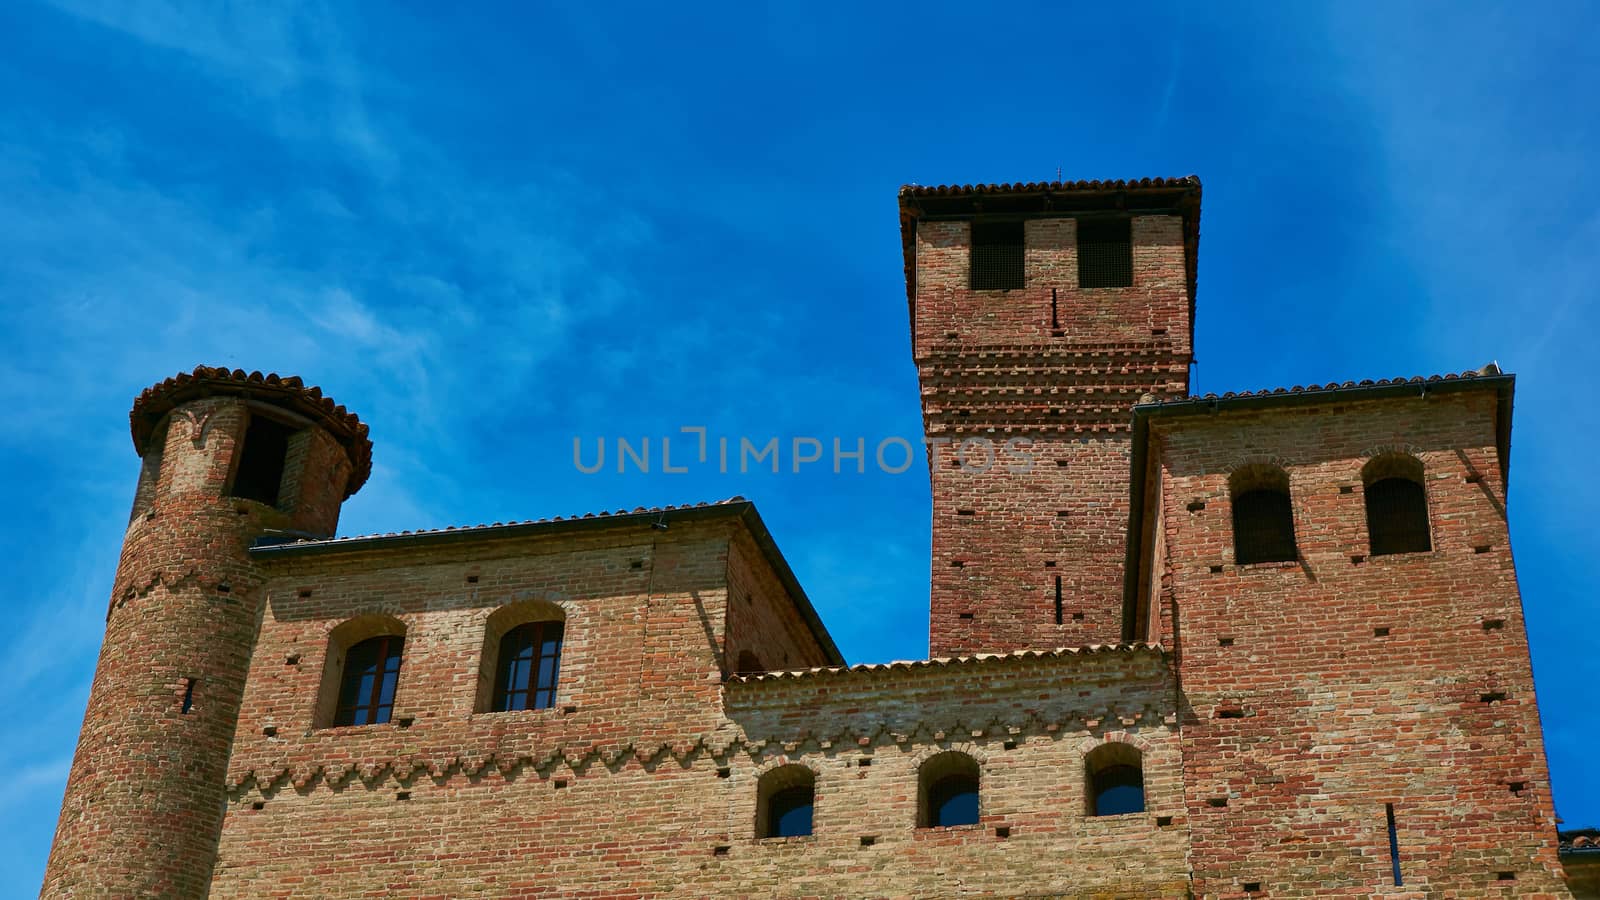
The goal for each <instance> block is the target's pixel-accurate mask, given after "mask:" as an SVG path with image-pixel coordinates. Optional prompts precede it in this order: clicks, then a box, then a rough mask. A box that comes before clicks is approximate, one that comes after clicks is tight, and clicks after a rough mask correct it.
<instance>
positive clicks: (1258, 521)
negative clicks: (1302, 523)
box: [1233, 488, 1296, 565]
mask: <svg viewBox="0 0 1600 900" xmlns="http://www.w3.org/2000/svg"><path fill="white" fill-rule="evenodd" d="M1295 557H1296V551H1295V543H1294V511H1293V509H1292V508H1291V507H1290V505H1289V492H1288V490H1287V489H1284V490H1278V489H1276V488H1257V489H1255V490H1250V491H1245V492H1244V493H1242V494H1239V495H1238V496H1236V497H1234V498H1233V561H1234V562H1236V563H1238V564H1240V565H1248V564H1250V563H1263V562H1293V561H1294V559H1295Z"/></svg>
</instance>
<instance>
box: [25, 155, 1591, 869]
mask: <svg viewBox="0 0 1600 900" xmlns="http://www.w3.org/2000/svg"><path fill="white" fill-rule="evenodd" d="M1198 191H1199V187H1198V183H1197V182H1193V181H1192V180H1180V181H1177V182H1158V183H1154V184H1151V183H1131V184H1120V183H1119V184H1104V185H1102V184H1098V183H1096V184H1085V183H1076V184H1073V183H1068V184H1064V185H1050V186H1037V185H1035V186H1002V187H999V188H981V189H954V190H951V189H907V190H906V191H905V192H903V193H902V198H901V199H902V226H903V229H904V233H905V236H906V251H907V264H908V276H909V285H908V287H909V292H908V293H909V300H910V301H911V309H912V327H913V338H914V345H915V360H916V363H917V365H918V368H919V372H920V375H921V385H922V396H923V409H924V416H925V422H926V426H927V429H928V432H929V436H930V437H931V438H934V439H935V440H938V441H941V443H938V444H936V445H935V447H934V449H933V451H932V456H931V461H932V462H934V463H935V465H934V470H933V474H932V486H931V492H932V496H933V528H934V546H933V553H932V578H931V598H930V599H931V628H930V634H931V638H932V646H933V648H934V656H935V658H934V659H931V660H927V661H920V662H913V663H897V664H892V665H869V666H857V667H853V668H845V667H843V665H842V662H843V661H842V660H841V659H840V657H839V656H838V653H837V650H836V649H835V648H834V647H833V645H832V642H831V639H829V638H828V636H827V634H826V632H825V631H824V630H823V629H822V626H821V624H820V623H819V622H818V621H817V620H816V618H815V613H814V612H813V611H812V609H811V606H810V603H809V601H808V600H807V599H806V597H805V595H804V593H803V591H802V590H801V589H800V587H799V585H798V584H796V583H795V581H794V578H793V575H792V573H791V572H790V571H789V569H788V566H787V564H786V563H785V562H784V561H783V558H782V556H781V554H779V553H778V551H777V549H776V545H775V544H774V543H773V542H772V538H771V536H770V535H769V534H768V533H767V531H766V529H765V526H764V525H762V523H761V521H760V518H759V517H758V516H757V515H756V514H755V512H754V508H753V507H752V506H751V505H750V504H749V503H748V502H745V501H742V500H735V501H729V502H724V503H721V504H714V505H709V506H708V505H701V506H698V507H686V508H677V509H673V508H666V509H661V510H648V511H646V510H640V511H636V512H634V513H619V514H614V515H601V516H585V517H582V518H578V519H568V520H552V521H544V522H537V523H517V524H511V525H497V526H490V527H479V528H471V529H460V530H447V531H443V532H428V533H419V534H410V533H404V534H396V535H384V536H375V537H372V538H362V539H343V540H329V539H327V536H329V535H331V534H333V532H334V529H335V527H336V525H337V520H338V509H339V504H340V503H341V502H342V500H343V498H344V497H345V496H347V495H348V494H350V493H352V492H353V491H354V490H355V489H357V488H358V487H359V486H360V483H361V481H362V480H364V479H365V477H366V474H367V472H368V471H369V470H370V444H368V443H366V440H365V427H364V426H361V425H360V424H359V423H358V422H356V421H355V419H354V417H353V416H350V415H349V414H348V413H346V412H345V411H344V410H343V408H342V407H336V406H334V405H333V404H332V402H331V401H330V400H328V399H327V398H325V397H322V395H321V394H320V392H319V391H317V390H316V389H315V388H305V387H304V386H303V385H301V384H300V382H299V381H298V380H296V379H277V378H276V377H275V376H266V377H265V378H263V377H262V376H260V375H259V374H252V375H248V376H247V375H245V373H243V372H232V373H229V372H226V371H223V370H205V369H200V370H196V372H195V374H194V375H193V376H179V377H178V378H176V379H171V380H169V381H167V382H163V383H162V384H161V385H158V386H157V387H156V388H153V389H152V390H151V391H149V392H146V394H145V395H144V396H142V397H141V398H140V400H139V402H138V403H137V404H136V406H135V410H134V415H133V424H134V433H135V442H136V445H137V446H138V447H139V449H140V450H141V451H142V455H143V457H144V460H145V466H144V473H143V474H142V475H141V478H140V482H139V485H138V487H137V490H136V495H135V504H134V515H133V520H132V522H131V523H130V526H129V530H128V534H127V538H126V541H125V544H124V552H123V557H122V561H121V564H120V566H119V569H118V573H117V580H116V584H115V587H114V589H113V596H112V604H111V608H110V610H109V615H108V620H107V631H106V640H105V646H104V649H103V651H102V656H101V660H100V664H99V669H98V670H97V673H96V678H95V683H94V688H93V691H92V693H91V697H90V701H89V708H88V711H87V714H86V716H85V721H84V729H83V732H82V734H81V736H80V742H79V748H78V754H77V757H76V759H75V760H74V763H73V768H72V772H71V774H70V776H69V780H68V786H67V792H66V797H65V800H64V802H63V807H62V815H61V820H60V825H59V827H58V832H57V836H56V842H55V846H54V848H53V850H52V854H51V859H50V863H49V867H48V872H47V876H46V881H45V884H44V889H43V895H45V896H49V897H66V896H108V897H111V896H114V897H124V896H178V897H200V896H205V895H207V894H209V895H211V896H215V897H252V898H255V897H370V896H386V895H398V896H433V897H460V896H480V897H503V896H568V897H705V896H781V897H843V896H851V897H854V896H897V897H913V896H915V897H944V896H1008V897H1009V896H1086V897H1184V896H1202V897H1245V896H1250V897H1256V896H1270V897H1321V896H1358V895H1359V896H1383V897H1430V898H1431V897H1441V898H1444V897H1465V896H1474V897H1476V896H1528V897H1564V896H1570V895H1571V894H1569V893H1568V889H1567V887H1566V886H1565V885H1564V883H1563V881H1562V871H1561V864H1560V859H1559V858H1558V854H1557V842H1556V835H1555V831H1554V828H1555V825H1554V816H1553V811H1552V808H1551V801H1550V790H1549V783H1548V782H1549V777H1548V773H1547V771H1546V768H1545V762H1544V755H1543V747H1542V739H1541V735H1540V730H1539V722H1538V715H1537V708H1536V706H1535V703H1534V696H1533V684H1532V678H1531V673H1530V670H1529V664H1528V652H1527V636H1526V632H1525V630H1524V628H1523V622H1522V616H1521V602H1520V598H1519V596H1518V594H1517V588H1516V581H1515V573H1514V569H1513V566H1512V560H1511V553H1510V547H1509V545H1508V540H1507V531H1506V526H1505V484H1504V478H1503V475H1502V467H1503V464H1504V457H1503V453H1504V449H1505V447H1506V445H1507V441H1506V437H1505V436H1506V434H1507V433H1508V432H1507V428H1508V427H1509V423H1508V421H1507V420H1506V418H1505V417H1506V416H1508V415H1509V391H1510V379H1509V377H1500V376H1498V375H1493V376H1485V377H1484V378H1481V379H1477V380H1474V379H1470V378H1469V379H1467V380H1464V381H1460V382H1452V383H1451V384H1450V385H1448V387H1449V389H1448V390H1446V389H1444V388H1440V389H1438V390H1436V391H1432V392H1430V391H1429V390H1427V389H1426V388H1427V384H1424V385H1422V386H1419V387H1418V388H1416V389H1415V390H1414V391H1413V390H1411V389H1410V388H1401V387H1399V386H1394V387H1373V388H1371V389H1368V388H1362V387H1359V386H1347V387H1346V388H1342V389H1339V390H1328V391H1323V392H1320V393H1319V392H1312V393H1311V394H1290V395H1285V397H1284V398H1281V399H1280V398H1275V397H1269V398H1266V399H1264V400H1263V399H1262V398H1254V399H1250V398H1232V399H1230V398H1223V399H1221V400H1217V401H1215V402H1210V401H1193V402H1190V401H1181V400H1180V398H1182V397H1183V396H1184V394H1185V393H1186V391H1187V366H1188V362H1189V359H1190V354H1191V351H1192V345H1191V333H1192V311H1193V303H1194V297H1193V288H1194V283H1195V260H1194V255H1193V254H1194V252H1195V247H1196V241H1197V228H1198V225H1197V222H1198ZM963 210H965V213H964V214H958V213H962V211H963ZM1130 210H1131V212H1130ZM997 211H998V212H997ZM992 214H1007V215H1011V216H1018V215H1020V216H1022V217H1023V218H1024V219H1026V227H1025V244H1026V251H1025V270H1026V284H1025V286H1024V287H1023V288H1021V289H1018V290H1014V291H1005V292H987V291H985V292H978V291H972V290H970V289H969V288H968V281H967V268H968V262H967V240H968V239H967V235H968V234H969V233H970V232H969V227H970V226H969V223H970V220H971V219H972V217H973V216H975V215H992ZM1079 214H1094V215H1108V214H1110V215H1123V214H1125V215H1129V217H1130V218H1131V221H1132V224H1131V234H1132V236H1133V244H1134V246H1133V259H1134V268H1135V274H1134V285H1133V286H1132V287H1130V288H1110V289H1096V290H1080V289H1078V288H1077V287H1076V285H1077V277H1076V239H1075V229H1076V218H1075V216H1077V215H1079ZM1052 294H1053V301H1054V316H1053V317H1052V314H1051V304H1052ZM1429 384H1431V383H1429ZM1197 404H1198V405H1197ZM1135 409H1137V412H1135ZM253 415H269V416H272V417H274V418H277V419H279V420H280V421H282V422H285V423H286V424H289V425H291V426H293V427H294V428H295V429H296V430H295V433H294V436H293V437H292V438H291V439H290V443H289V447H288V453H287V455H286V457H285V459H284V471H283V476H282V480H281V489H280V500H279V503H278V504H277V505H276V506H274V507H269V506H266V505H263V504H261V503H257V502H255V501H251V500H243V499H239V498H235V497H231V496H229V494H230V490H231V485H232V483H233V479H234V477H235V471H234V470H235V468H236V466H237V464H238V462H237V460H238V456H239V444H240V441H241V440H242V438H243V436H244V435H245V433H246V431H245V429H246V427H247V425H248V421H249V418H250V417H251V416H253ZM972 437H984V438H987V439H990V440H991V441H993V442H994V444H996V445H999V444H1001V443H1002V442H1003V441H1005V440H1009V439H1012V438H1025V439H1027V440H1028V441H1029V442H1030V443H1029V444H1028V445H1027V446H1028V452H1029V455H1030V459H1029V462H1030V466H1029V467H1028V468H1027V469H1026V471H1008V470H1007V468H1006V465H1005V464H1006V463H1007V462H1009V461H1010V460H1005V459H1000V460H997V461H996V462H997V463H998V464H997V465H995V466H993V467H990V468H989V469H988V470H986V471H978V470H976V469H974V468H973V467H972V466H970V465H962V466H960V467H957V466H956V465H955V463H957V462H958V461H959V462H964V463H970V462H972V460H971V456H970V453H969V454H967V456H966V458H965V459H962V458H961V457H962V454H961V452H960V446H959V445H960V442H961V441H963V440H966V439H967V438H972ZM943 439H949V440H943ZM1383 454H1404V455H1406V456H1408V457H1411V458H1414V459H1415V460H1417V461H1418V462H1419V463H1420V464H1421V466H1422V468H1423V471H1424V473H1425V477H1424V481H1425V484H1426V494H1427V501H1428V507H1429V513H1430V523H1431V526H1430V527H1431V538H1432V550H1431V551H1429V552H1426V553H1413V554H1403V555H1399V556H1388V557H1372V556H1371V555H1370V554H1369V553H1368V552H1367V546H1366V545H1367V539H1366V520H1365V516H1364V507H1363V498H1362V493H1361V486H1362V475H1361V473H1362V467H1363V466H1364V465H1365V464H1366V462H1367V461H1368V460H1370V459H1372V458H1374V457H1375V456H1380V455H1383ZM1261 465H1265V466H1272V467H1276V468H1277V469H1281V470H1282V471H1283V472H1284V473H1285V475H1286V477H1287V478H1288V481H1289V483H1290V488H1291V496H1292V506H1293V511H1294V518H1295V525H1296V529H1297V537H1298V543H1299V559H1298V560H1297V561H1295V562H1292V563H1267V564H1257V565H1249V566H1240V565H1236V564H1235V562H1234V559H1233V545H1232V526H1231V518H1230V516H1231V497H1230V494H1229V475H1230V473H1232V472H1233V471H1235V470H1237V469H1239V468H1240V467H1242V466H1261ZM261 537H266V538H267V539H268V542H269V543H270V546H254V547H253V546H252V545H253V544H255V543H256V541H257V539H258V538H261ZM285 541H288V543H285ZM1057 578H1059V579H1060V583H1061V593H1060V596H1061V603H1060V607H1059V612H1060V616H1061V621H1060V623H1059V624H1058V623H1057V621H1056V616H1057V611H1058V607H1057V602H1056V596H1057V593H1056V588H1055V584H1056V579H1057ZM554 619H559V620H561V621H563V622H564V634H565V644H564V647H563V654H562V665H561V675H560V679H559V685H558V689H557V692H556V699H555V703H554V705H553V706H551V707H550V708H548V709H535V710H525V711H518V712H498V713H497V712H490V711H488V698H489V696H490V693H491V691H490V682H491V680H492V676H493V672H494V667H495V660H494V656H495V654H496V653H497V650H498V645H499V637H500V636H501V635H502V634H504V633H505V631H506V630H507V629H509V628H511V627H514V626H516V625H518V624H520V623H523V622H528V621H535V620H554ZM385 633H387V634H396V635H401V634H403V635H404V637H405V657H404V662H403V664H402V666H401V669H400V676H399V683H398V688H397V691H396V694H395V697H394V711H393V715H392V717H391V719H390V720H389V721H388V722H385V723H382V724H374V725H364V726H357V727H331V722H332V718H333V716H332V710H333V695H334V693H335V691H336V689H337V684H338V681H339V674H340V671H341V669H342V666H343V662H344V654H345V652H346V651H347V650H348V649H349V648H350V647H351V646H353V645H354V644H355V643H356V642H357V641H359V640H361V639H363V638H365V637H369V636H372V635H377V634H385ZM752 669H755V670H760V671H750V670H752ZM190 679H193V684H194V690H193V692H192V693H191V692H190V691H189V689H188V685H189V684H190V681H189V680H190ZM186 698H187V703H186ZM949 753H957V754H964V755H965V756H966V757H967V758H969V759H970V760H972V762H973V764H974V765H975V766H976V769H977V772H978V775H979V780H980V801H979V821H978V822H977V823H976V824H974V825H967V826H956V827H947V828H925V827H919V824H918V823H919V821H920V813H919V805H920V804H921V803H922V802H923V801H922V799H921V797H922V793H923V792H922V790H921V788H920V787H919V781H920V780H921V779H922V777H923V776H924V775H925V774H926V773H927V772H929V771H932V770H933V769H934V768H935V767H936V766H937V765H939V764H940V763H941V761H943V760H948V759H949V758H950V757H948V756H946V755H944V754H949ZM1108 758H1114V759H1116V760H1118V761H1123V762H1133V763H1136V764H1137V765H1138V766H1139V768H1140V769H1141V770H1142V776H1143V784H1144V792H1145V808H1144V810H1143V811H1142V812H1137V813H1127V814H1123V815H1110V816H1094V815H1091V814H1090V812H1091V810H1090V808H1089V806H1090V804H1089V785H1088V782H1089V773H1090V770H1091V768H1092V767H1093V766H1095V765H1097V763H1096V762H1095V760H1097V759H1101V760H1103V759H1108ZM924 764H927V766H928V767H927V768H924ZM795 773H809V775H810V778H811V779H813V781H814V784H815V816H814V825H815V827H814V831H813V833H812V834H811V835H808V836H804V837H789V838H765V837H762V836H761V830H760V829H759V827H758V821H757V819H758V810H759V809H760V808H761V804H762V800H761V797H762V790H763V787H762V786H763V785H764V784H773V783H784V784H788V783H793V782H792V780H790V781H783V780H781V779H792V778H794V777H797V776H796V775H795ZM764 776H766V777H765V780H764ZM1386 804H1393V806H1394V808H1395V812H1396V824H1397V839H1398V843H1399V845H1400V847H1401V868H1402V872H1403V876H1404V880H1405V884H1404V885H1403V886H1397V885H1395V884H1393V881H1392V876H1391V865H1392V862H1393V860H1392V858H1391V856H1390V853H1389V845H1388V835H1387V824H1386V816H1385V805H1386ZM1592 880H1593V879H1592V878H1588V877H1587V876H1583V875H1579V876H1578V878H1577V879H1576V880H1575V881H1574V884H1577V883H1578V882H1579V881H1582V882H1583V883H1589V882H1590V881H1592ZM1580 895H1582V894H1580Z"/></svg>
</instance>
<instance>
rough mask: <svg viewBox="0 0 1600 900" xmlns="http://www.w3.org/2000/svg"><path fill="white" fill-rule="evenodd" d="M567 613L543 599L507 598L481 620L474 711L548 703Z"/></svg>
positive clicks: (553, 695)
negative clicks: (515, 600) (504, 602)
mask: <svg viewBox="0 0 1600 900" xmlns="http://www.w3.org/2000/svg"><path fill="white" fill-rule="evenodd" d="M566 633H567V623H566V614H565V613H564V612H563V610H562V609H561V607H559V606H557V605H556V604H554V603H549V602H546V601H543V600H527V601H520V602H517V603H510V604H507V605H505V606H502V607H500V608H499V609H497V610H495V611H494V612H492V613H490V614H489V617H488V619H486V620H485V621H484V629H483V655H482V656H481V657H480V661H479V664H478V696H477V699H476V701H475V702H474V704H473V709H475V710H477V711H478V712H511V711H513V710H521V709H550V708H551V707H554V706H555V705H556V696H557V694H558V693H559V687H560V678H561V664H562V659H561V657H562V648H563V645H564V644H565V642H566Z"/></svg>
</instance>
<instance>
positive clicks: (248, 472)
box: [233, 416, 295, 506]
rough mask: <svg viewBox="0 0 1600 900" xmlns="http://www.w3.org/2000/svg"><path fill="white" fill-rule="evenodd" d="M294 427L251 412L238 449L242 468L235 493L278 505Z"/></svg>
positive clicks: (235, 494)
mask: <svg viewBox="0 0 1600 900" xmlns="http://www.w3.org/2000/svg"><path fill="white" fill-rule="evenodd" d="M294 432H295V429H293V428H290V427H289V426H287V425H285V424H283V423H282V422H275V421H273V420H272V419H268V418H266V417H265V416H251V417H250V426H249V427H248V428H246V429H245V432H244V448H243V449H242V450H241V451H240V452H239V469H238V471H237V472H235V473H234V476H233V496H235V497H241V498H243V499H245V500H256V501H259V502H261V503H265V504H267V505H268V506H277V505H278V488H279V487H280V486H281V485H282V483H283V464H284V460H285V458H287V457H288V455H289V437H290V435H292V434H294Z"/></svg>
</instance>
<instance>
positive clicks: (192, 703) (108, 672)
mask: <svg viewBox="0 0 1600 900" xmlns="http://www.w3.org/2000/svg"><path fill="white" fill-rule="evenodd" d="M129 418H130V422H131V424H132V428H133V441H134V447H135V449H136V450H138V451H139V455H140V457H141V458H142V460H143V467H142V470H141V473H140V476H139V485H138V489H137V491H136V493H135V496H134V505H133V517H132V521H130V522H129V525H128V531H127V534H126V536H125V537H124V539H123V546H122V558H121V561H120V563H119V564H118V567H117V577H116V581H115V583H114V585H113V587H112V595H111V606H110V609H109V610H108V611H107V615H106V634H105V641H104V644H103V645H102V647H101V650H100V662H99V666H98V668H97V669H96V671H95V678H94V685H93V688H92V689H91V691H90V695H89V706H88V710H87V712H86V713H85V715H84V725H83V730H82V733H81V736H80V737H79V741H78V751H77V754H76V756H75V757H74V759H73V763H72V770H71V772H70V774H69V775H68V778H67V791H66V797H65V799H64V800H63V802H62V808H61V819H60V822H59V824H58V825H57V828H56V837H55V844H54V846H53V848H52V850H51V853H50V863H49V867H48V869H47V870H46V873H45V883H44V891H43V893H44V895H45V896H69V895H70V896H78V895H95V896H196V897H199V896H204V895H205V893H206V891H207V888H208V886H209V884H210V880H211V867H212V863H213V860H214V858H215V855H216V844H217V837H218V834H219V833H220V830H221V826H222V815H223V808H224V800H225V793H224V787H223V782H224V776H225V774H226V768H227V762H228V755H229V751H230V749H231V747H232V743H233V733H234V726H235V723H236V722H237V719H238V714H239V703H240V698H241V697H242V695H243V693H244V680H245V673H246V671H247V669H248V666H249V660H250V655H251V650H252V647H253V645H254V643H255V635H256V623H257V620H258V618H259V615H260V600H261V598H260V591H259V590H258V588H259V586H260V584H261V581H262V578H261V576H260V574H259V573H258V571H257V570H256V567H255V566H254V564H253V563H252V562H251V561H250V556H249V548H250V546H251V544H252V543H254V542H256V541H258V540H263V539H269V540H270V539H273V537H272V536H273V535H276V534H282V533H288V534H290V535H299V536H317V537H325V536H330V535H332V534H333V532H334V529H335V528H336V527H337V526H338V522H339V507H340V504H341V503H343V501H344V499H345V498H346V497H349V496H350V495H351V494H353V493H355V492H356V490H358V489H359V488H360V487H361V485H362V484H363V483H364V482H365V481H366V479H367V476H368V475H369V474H370V473H371V470H372V444H371V442H370V441H369V440H368V439H367V428H366V426H365V425H363V424H361V422H360V421H359V420H357V418H356V417H355V416H354V415H353V414H351V413H349V412H347V411H346V410H345V409H344V407H342V406H337V405H335V404H334V403H333V401H332V400H330V399H328V398H327V397H324V396H323V395H322V392H321V391H320V390H319V389H317V388H315V387H306V386H305V385H304V384H303V383H302V382H301V381H300V379H298V378H292V377H291V378H279V377H278V376H276V375H265V376H263V375H262V374H261V373H259V372H256V373H249V374H247V373H245V372H243V371H239V370H232V371H230V370H228V369H212V368H208V367H204V366H202V367H200V368H197V369H195V370H194V371H193V372H192V373H188V374H182V375H178V376H176V377H174V378H169V379H167V380H166V381H164V382H162V383H160V384H157V385H155V386H154V387H151V388H150V389H148V390H146V391H145V392H144V393H143V394H141V395H140V396H139V398H138V400H137V401H135V403H134V405H133V411H132V412H131V413H130V416H129Z"/></svg>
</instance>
